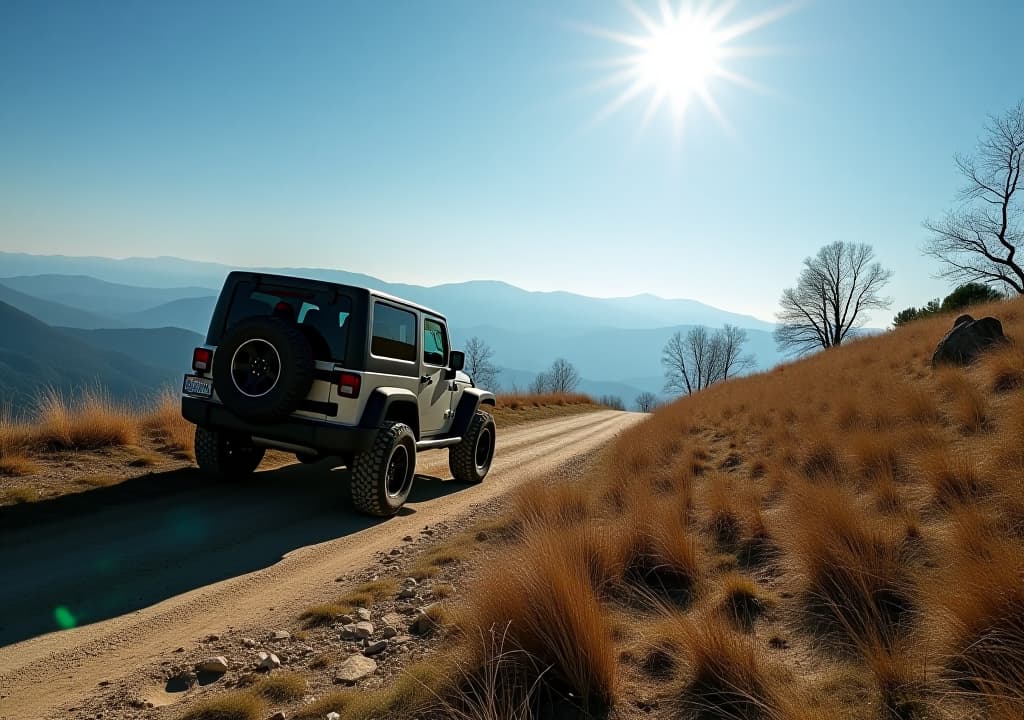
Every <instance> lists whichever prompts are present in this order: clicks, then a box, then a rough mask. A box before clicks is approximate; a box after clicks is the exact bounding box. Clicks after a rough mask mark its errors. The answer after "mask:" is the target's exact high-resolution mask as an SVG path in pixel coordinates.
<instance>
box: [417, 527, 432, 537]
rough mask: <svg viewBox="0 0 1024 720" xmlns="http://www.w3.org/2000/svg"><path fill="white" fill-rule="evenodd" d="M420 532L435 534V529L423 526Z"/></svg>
mask: <svg viewBox="0 0 1024 720" xmlns="http://www.w3.org/2000/svg"><path fill="white" fill-rule="evenodd" d="M420 532H421V533H423V534H424V535H433V534H434V531H433V530H431V529H430V528H428V527H425V528H423V529H422V530H420Z"/></svg>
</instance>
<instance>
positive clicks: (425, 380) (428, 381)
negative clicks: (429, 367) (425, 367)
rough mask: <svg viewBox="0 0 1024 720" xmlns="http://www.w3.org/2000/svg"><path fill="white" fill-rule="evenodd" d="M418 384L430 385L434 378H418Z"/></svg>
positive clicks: (427, 376) (426, 376)
mask: <svg viewBox="0 0 1024 720" xmlns="http://www.w3.org/2000/svg"><path fill="white" fill-rule="evenodd" d="M420 382H421V383H424V384H425V385H430V384H432V383H433V382H434V378H433V376H432V375H424V376H422V377H421V378H420Z"/></svg>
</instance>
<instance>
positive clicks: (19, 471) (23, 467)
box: [0, 454, 40, 477]
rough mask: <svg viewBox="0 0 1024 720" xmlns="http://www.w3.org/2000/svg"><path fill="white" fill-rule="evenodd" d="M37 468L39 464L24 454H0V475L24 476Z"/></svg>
mask: <svg viewBox="0 0 1024 720" xmlns="http://www.w3.org/2000/svg"><path fill="white" fill-rule="evenodd" d="M39 470H40V468H39V464H38V463H35V462H33V461H32V460H31V459H30V458H28V457H26V456H25V455H14V454H11V455H7V454H4V455H0V477H24V476H25V475H33V474H35V473H37V472H39Z"/></svg>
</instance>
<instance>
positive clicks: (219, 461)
mask: <svg viewBox="0 0 1024 720" xmlns="http://www.w3.org/2000/svg"><path fill="white" fill-rule="evenodd" d="M265 452H266V448H261V447H257V446H256V445H253V444H252V441H251V440H250V439H249V438H247V437H245V436H242V435H234V434H232V433H226V432H223V431H220V430H207V429H206V428H202V427H196V464H197V465H199V469H200V470H202V471H203V472H204V473H206V474H208V475H212V476H215V477H218V478H221V479H224V480H243V479H245V478H247V477H249V476H250V475H252V474H253V472H255V471H256V468H257V467H258V466H259V464H260V461H261V460H262V459H263V454H264V453H265Z"/></svg>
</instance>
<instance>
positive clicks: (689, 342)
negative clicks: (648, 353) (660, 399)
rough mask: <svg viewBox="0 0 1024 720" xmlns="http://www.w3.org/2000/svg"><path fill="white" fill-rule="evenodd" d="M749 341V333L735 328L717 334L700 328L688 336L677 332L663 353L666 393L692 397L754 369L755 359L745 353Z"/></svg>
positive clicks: (718, 331) (688, 333)
mask: <svg viewBox="0 0 1024 720" xmlns="http://www.w3.org/2000/svg"><path fill="white" fill-rule="evenodd" d="M746 342H747V333H746V331H745V330H742V329H741V328H738V327H734V326H732V325H726V326H725V327H723V328H722V329H721V330H716V331H714V332H711V331H710V330H708V328H706V327H704V326H703V325H698V326H696V327H693V328H690V330H689V331H688V332H687V333H686V335H685V336H684V335H683V333H682V332H681V331H676V332H675V333H674V334H673V335H672V337H670V338H669V340H668V343H666V344H665V347H664V349H662V351H661V364H662V365H663V366H664V368H665V392H666V393H667V394H670V395H689V394H690V393H694V392H697V391H698V390H703V389H704V388H706V387H709V386H710V385H713V384H714V383H716V382H719V381H721V380H728V379H729V378H730V377H732V376H733V375H735V374H737V373H738V372H741V371H742V370H746V369H749V368H751V367H753V365H754V358H753V356H752V355H744V354H743V345H744V344H745V343H746Z"/></svg>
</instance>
